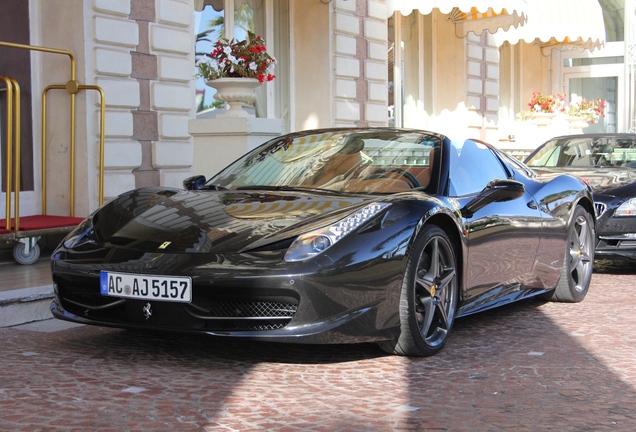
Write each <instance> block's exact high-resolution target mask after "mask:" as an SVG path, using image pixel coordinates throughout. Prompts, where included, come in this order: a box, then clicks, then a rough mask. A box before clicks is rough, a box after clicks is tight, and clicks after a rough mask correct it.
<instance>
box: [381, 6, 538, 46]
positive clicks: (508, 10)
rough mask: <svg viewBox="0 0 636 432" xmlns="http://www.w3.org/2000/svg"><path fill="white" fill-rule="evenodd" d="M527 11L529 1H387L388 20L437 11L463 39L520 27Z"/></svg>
mask: <svg viewBox="0 0 636 432" xmlns="http://www.w3.org/2000/svg"><path fill="white" fill-rule="evenodd" d="M527 7H528V6H527V3H526V0H387V14H388V15H387V16H391V15H393V13H394V12H399V13H401V14H402V15H409V14H410V13H411V12H413V10H414V9H417V10H418V11H419V12H420V13H421V14H424V15H427V14H429V13H431V12H432V11H433V9H434V8H437V9H439V11H440V12H441V13H443V14H447V15H449V17H450V19H452V20H453V21H455V34H456V35H457V37H464V36H466V34H468V32H471V31H472V32H474V33H475V34H478V35H479V34H481V33H482V32H483V31H484V30H487V31H489V32H490V33H495V32H496V31H497V30H499V29H509V28H510V27H513V28H516V27H518V26H521V25H523V24H524V22H525V20H526V13H525V11H526V9H527Z"/></svg>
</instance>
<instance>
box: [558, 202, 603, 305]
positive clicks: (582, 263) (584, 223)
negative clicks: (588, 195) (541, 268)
mask: <svg viewBox="0 0 636 432" xmlns="http://www.w3.org/2000/svg"><path fill="white" fill-rule="evenodd" d="M595 239H596V235H595V231H594V222H593V219H592V215H590V214H589V213H588V212H587V211H586V210H585V209H584V208H583V207H581V206H577V207H576V209H575V210H574V217H573V220H572V225H571V226H570V228H569V230H568V239H567V246H566V250H565V260H564V262H563V268H562V269H561V279H559V283H558V284H557V286H556V288H555V289H554V290H553V291H551V292H550V293H549V294H548V295H547V296H546V297H547V299H548V300H551V301H560V302H568V303H576V302H580V301H581V300H583V299H584V298H585V296H586V295H587V291H588V288H589V287H590V281H591V279H592V267H593V264H594V246H595V244H594V243H595Z"/></svg>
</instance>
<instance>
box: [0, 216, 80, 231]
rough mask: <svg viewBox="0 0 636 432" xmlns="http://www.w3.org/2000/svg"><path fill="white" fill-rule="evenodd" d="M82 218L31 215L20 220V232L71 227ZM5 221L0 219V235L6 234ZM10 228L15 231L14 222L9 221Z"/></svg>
mask: <svg viewBox="0 0 636 432" xmlns="http://www.w3.org/2000/svg"><path fill="white" fill-rule="evenodd" d="M83 220H84V218H81V217H70V216H50V215H33V216H24V217H21V218H20V231H33V230H41V229H47V228H62V227H73V226H76V225H78V224H79V223H80V222H82V221H83ZM6 223H7V222H6V219H0V227H2V228H0V234H8V233H9V232H10V231H7V230H6V229H5V227H6V225H5V224H6ZM11 228H12V229H15V221H14V220H13V219H12V220H11Z"/></svg>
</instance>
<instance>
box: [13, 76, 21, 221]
mask: <svg viewBox="0 0 636 432" xmlns="http://www.w3.org/2000/svg"><path fill="white" fill-rule="evenodd" d="M11 81H12V82H13V87H14V89H13V99H14V102H13V106H14V110H15V115H14V116H13V121H14V124H15V132H14V133H13V140H14V143H15V144H14V147H15V148H14V150H13V152H14V158H15V168H14V180H13V190H14V198H13V212H14V215H15V228H14V229H15V230H16V231H18V230H19V229H20V144H21V143H20V84H18V82H17V81H16V80H14V79H12V80H11Z"/></svg>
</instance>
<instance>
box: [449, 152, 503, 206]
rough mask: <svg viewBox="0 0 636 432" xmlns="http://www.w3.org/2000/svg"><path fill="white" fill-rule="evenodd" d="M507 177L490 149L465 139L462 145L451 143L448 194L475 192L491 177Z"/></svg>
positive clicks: (459, 194) (483, 186)
mask: <svg viewBox="0 0 636 432" xmlns="http://www.w3.org/2000/svg"><path fill="white" fill-rule="evenodd" d="M497 178H498V179H505V178H508V175H507V173H506V171H505V170H504V168H503V166H502V165H501V162H500V161H499V159H497V157H496V156H495V155H494V154H493V152H492V151H490V149H489V148H488V147H486V146H484V145H482V144H478V143H475V142H474V141H471V140H467V141H465V142H464V144H463V145H461V144H458V143H452V144H451V157H450V194H451V196H462V195H470V194H475V193H477V192H479V191H481V190H482V189H483V188H485V187H486V186H487V185H488V183H489V182H490V181H491V180H493V179H497Z"/></svg>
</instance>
